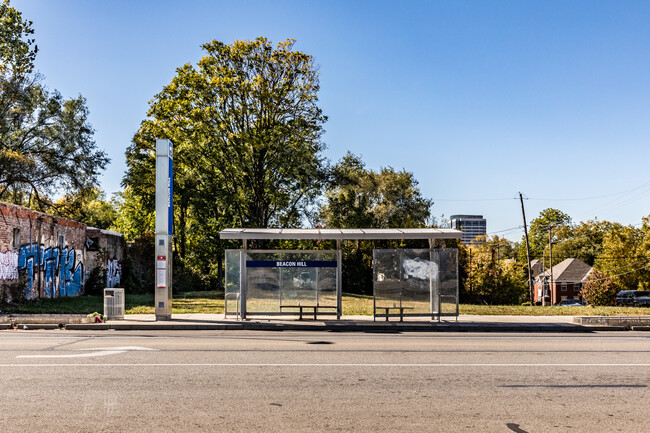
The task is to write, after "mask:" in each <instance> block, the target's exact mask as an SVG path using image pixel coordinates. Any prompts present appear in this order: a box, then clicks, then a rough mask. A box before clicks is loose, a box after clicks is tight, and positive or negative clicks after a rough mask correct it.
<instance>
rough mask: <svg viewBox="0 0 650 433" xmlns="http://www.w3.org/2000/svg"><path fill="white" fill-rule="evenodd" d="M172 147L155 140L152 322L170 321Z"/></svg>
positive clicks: (172, 209)
mask: <svg viewBox="0 0 650 433" xmlns="http://www.w3.org/2000/svg"><path fill="white" fill-rule="evenodd" d="M173 197H174V170H173V145H172V142H171V141H170V140H161V139H157V140H156V291H155V303H156V320H170V319H171V318H172V305H171V300H172V235H173V229H172V226H173V222H174V208H173Z"/></svg>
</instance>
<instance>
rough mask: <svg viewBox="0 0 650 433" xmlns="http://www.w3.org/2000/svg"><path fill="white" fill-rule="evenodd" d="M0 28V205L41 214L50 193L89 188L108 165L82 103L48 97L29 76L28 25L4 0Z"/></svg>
mask: <svg viewBox="0 0 650 433" xmlns="http://www.w3.org/2000/svg"><path fill="white" fill-rule="evenodd" d="M0 22H1V23H2V25H1V26H0V60H1V64H0V200H4V201H11V202H14V203H17V204H22V205H27V206H31V207H34V208H37V209H40V210H45V207H47V206H49V205H51V204H52V202H51V197H52V196H53V195H54V194H55V193H61V192H63V193H67V194H75V193H78V192H79V191H83V190H86V189H91V188H93V187H94V186H95V185H96V183H97V176H98V174H99V173H100V172H101V170H103V169H104V168H105V167H106V164H107V163H108V161H109V160H108V158H107V157H106V154H105V153H104V152H103V151H100V150H98V149H97V147H96V145H95V142H94V141H93V139H92V136H93V133H94V131H93V129H92V127H91V126H90V124H89V123H88V108H87V107H86V101H85V99H84V98H83V97H82V96H78V97H76V98H72V99H67V100H66V99H64V98H63V97H62V96H61V94H59V93H58V92H56V91H54V92H50V91H48V90H47V89H46V88H45V86H44V85H42V84H41V82H42V77H41V76H40V75H38V74H35V73H34V72H33V69H34V64H33V62H34V59H35V57H36V52H37V47H36V45H35V44H34V39H30V36H31V35H32V34H33V33H34V31H33V29H32V23H31V21H26V20H24V19H23V17H22V15H21V13H20V12H18V11H17V10H16V9H14V8H13V7H11V6H10V3H9V1H8V0H5V1H4V2H3V3H2V4H1V5H0Z"/></svg>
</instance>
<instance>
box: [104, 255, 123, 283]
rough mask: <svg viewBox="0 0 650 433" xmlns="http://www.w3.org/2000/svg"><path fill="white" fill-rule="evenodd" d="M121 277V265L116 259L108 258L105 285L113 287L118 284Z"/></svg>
mask: <svg viewBox="0 0 650 433" xmlns="http://www.w3.org/2000/svg"><path fill="white" fill-rule="evenodd" d="M121 279H122V265H121V264H120V262H118V261H117V259H108V263H107V265H106V287H109V288H113V287H117V286H118V285H119V284H120V280H121Z"/></svg>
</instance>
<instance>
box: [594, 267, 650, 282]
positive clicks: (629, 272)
mask: <svg viewBox="0 0 650 433" xmlns="http://www.w3.org/2000/svg"><path fill="white" fill-rule="evenodd" d="M647 268H650V264H648V265H645V266H643V267H641V268H638V269H632V270H631V271H628V272H623V273H622V274H616V275H608V276H606V277H603V278H596V279H593V280H589V279H588V280H587V281H588V282H591V281H602V280H607V279H611V278H616V277H621V276H623V275H628V274H632V273H634V272H638V271H641V270H643V269H647Z"/></svg>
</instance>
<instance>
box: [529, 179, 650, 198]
mask: <svg viewBox="0 0 650 433" xmlns="http://www.w3.org/2000/svg"><path fill="white" fill-rule="evenodd" d="M645 186H650V182H646V183H644V184H642V185H640V186H637V187H636V188H632V189H628V190H625V191H620V192H613V193H610V194H604V195H597V196H593V197H577V198H539V197H529V199H530V200H540V201H564V200H567V201H569V200H570V201H578V200H597V199H600V198H607V197H612V196H615V195H622V194H627V193H630V192H634V191H636V190H639V189H641V188H643V187H645Z"/></svg>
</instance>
